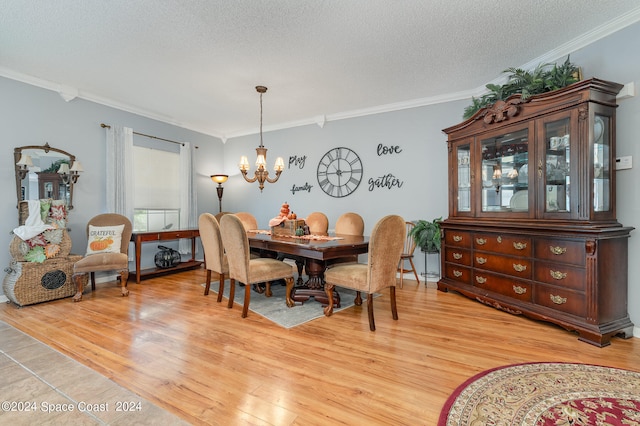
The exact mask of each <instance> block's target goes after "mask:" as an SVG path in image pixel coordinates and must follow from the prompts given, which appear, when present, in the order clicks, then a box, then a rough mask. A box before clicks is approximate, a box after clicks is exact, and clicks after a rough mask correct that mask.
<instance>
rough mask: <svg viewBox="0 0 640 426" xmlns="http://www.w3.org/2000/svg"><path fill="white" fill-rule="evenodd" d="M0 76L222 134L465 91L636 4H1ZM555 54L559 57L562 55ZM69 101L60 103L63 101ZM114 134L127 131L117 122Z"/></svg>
mask: <svg viewBox="0 0 640 426" xmlns="http://www.w3.org/2000/svg"><path fill="white" fill-rule="evenodd" d="M0 10H1V13H0V75H1V76H5V77H9V78H12V79H16V80H20V81H25V82H28V83H31V84H36V85H39V86H42V87H46V88H49V89H52V90H57V91H60V92H61V95H62V96H63V97H66V99H70V100H71V99H73V98H74V97H76V96H77V97H80V98H84V99H88V100H92V101H96V102H99V103H102V104H106V105H110V106H114V107H117V108H121V109H124V110H127V111H132V112H136V113H139V114H142V115H145V116H148V117H151V118H155V119H159V120H162V121H166V122H169V123H173V124H177V125H179V126H182V127H185V128H189V129H192V130H196V131H200V132H203V133H206V134H210V135H214V136H219V137H222V138H223V139H226V138H230V137H233V136H238V135H241V134H246V133H252V132H255V130H256V129H257V126H258V124H259V96H258V94H257V92H256V91H255V89H254V87H255V86H256V85H265V86H267V87H268V88H269V91H268V92H267V93H266V94H265V95H264V98H263V103H264V127H265V130H269V129H270V128H281V127H287V126H291V125H297V124H303V123H309V122H318V123H322V122H323V120H325V119H326V120H328V121H331V120H335V119H339V118H343V117H348V116H354V115H359V114H366V113H372V112H376V111H385V110H392V109H396V108H403V107H408V106H416V105H424V104H429V103H434V102H438V101H442V100H449V99H459V98H463V97H468V96H470V95H471V94H477V93H479V91H480V90H481V89H482V87H484V85H485V84H486V83H488V82H491V81H493V80H495V79H497V78H499V77H500V74H501V72H502V70H504V69H505V68H507V67H512V66H533V65H535V64H537V63H538V62H541V60H545V61H548V60H556V59H558V58H561V59H564V56H566V54H567V53H568V52H570V51H571V50H574V49H575V48H576V47H580V43H582V44H584V43H588V42H591V41H593V40H594V39H597V38H599V37H602V36H604V35H606V34H608V33H611V32H613V31H615V30H617V29H619V28H621V27H623V26H626V25H629V24H631V23H633V22H636V21H637V20H640V7H638V1H637V0H607V1H601V0H582V1H576V0H555V1H550V0H520V1H498V0H484V1H478V0H428V1H427V0H313V1H312V0H270V1H267V0H262V1H259V0H225V1H222V0H133V1H132V0H109V1H105V0H83V1H79V0H55V1H49V0H30V1H24V0H0ZM563 46H564V48H563ZM71 101H72V100H71ZM121 124H123V125H126V123H121Z"/></svg>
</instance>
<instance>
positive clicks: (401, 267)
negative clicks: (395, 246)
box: [398, 259, 404, 288]
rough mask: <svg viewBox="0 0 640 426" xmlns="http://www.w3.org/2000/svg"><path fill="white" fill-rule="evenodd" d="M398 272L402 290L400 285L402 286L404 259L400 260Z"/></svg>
mask: <svg viewBox="0 0 640 426" xmlns="http://www.w3.org/2000/svg"><path fill="white" fill-rule="evenodd" d="M398 271H400V288H402V285H403V284H404V259H400V267H399V268H398Z"/></svg>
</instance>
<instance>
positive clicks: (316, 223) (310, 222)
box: [304, 212, 329, 235]
mask: <svg viewBox="0 0 640 426" xmlns="http://www.w3.org/2000/svg"><path fill="white" fill-rule="evenodd" d="M304 223H305V225H307V226H308V227H309V232H311V233H312V234H314V235H327V233H328V232H329V218H327V215H325V214H324V213H322V212H313V213H309V215H308V216H307V218H306V219H305V220H304Z"/></svg>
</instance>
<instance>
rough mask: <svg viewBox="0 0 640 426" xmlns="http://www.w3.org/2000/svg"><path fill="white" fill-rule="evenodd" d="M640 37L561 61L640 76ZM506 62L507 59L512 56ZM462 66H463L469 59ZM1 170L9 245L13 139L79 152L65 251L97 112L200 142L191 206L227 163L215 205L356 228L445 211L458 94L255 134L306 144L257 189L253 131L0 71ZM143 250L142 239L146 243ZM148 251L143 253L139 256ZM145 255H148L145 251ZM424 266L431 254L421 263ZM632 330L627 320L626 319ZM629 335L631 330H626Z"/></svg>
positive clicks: (629, 112) (78, 220)
mask: <svg viewBox="0 0 640 426" xmlns="http://www.w3.org/2000/svg"><path fill="white" fill-rule="evenodd" d="M639 43H640V24H635V25H633V26H631V27H628V28H626V29H623V30H621V31H619V32H617V33H615V34H613V35H611V36H608V37H607V38H605V39H603V40H600V41H599V42H597V43H594V44H592V45H590V46H588V47H586V48H583V49H580V50H578V51H576V52H574V53H572V54H571V60H572V62H574V63H576V64H578V65H580V66H581V67H582V69H583V73H584V75H585V77H591V76H594V77H599V78H603V79H606V80H612V81H617V82H619V83H628V82H635V83H636V85H640V81H638V80H639V79H638V76H639V75H640V59H639V57H638V56H637V55H634V54H632V52H635V50H636V48H637V45H638V44H639ZM514 65H517V64H514ZM470 72H472V70H470ZM0 94H1V96H0V151H1V152H3V155H2V158H1V159H0V179H2V180H3V181H4V182H5V185H3V186H2V187H0V194H1V195H2V197H3V199H5V200H6V201H5V202H4V203H2V205H0V212H1V213H2V217H3V218H6V221H5V223H6V225H5V231H4V232H2V233H0V246H1V247H8V245H9V241H10V235H9V232H10V230H11V229H13V227H15V226H16V225H17V212H16V208H15V182H14V172H13V170H14V169H13V155H12V154H13V148H14V147H16V146H22V145H41V144H44V143H45V142H49V143H50V144H51V145H52V146H54V147H57V148H61V149H64V150H66V151H69V152H71V153H73V154H75V155H76V156H77V158H78V159H79V160H80V161H81V162H82V164H83V166H84V168H85V172H84V173H83V175H82V177H81V178H80V180H79V182H78V184H77V185H76V187H75V194H74V205H75V207H76V208H75V209H74V210H73V211H72V213H71V215H70V223H69V225H70V227H71V228H72V233H71V235H72V239H73V246H74V251H75V252H82V251H83V250H84V245H85V244H86V239H85V237H84V226H85V223H86V221H87V220H88V219H89V218H90V217H92V216H94V215H95V214H98V213H101V212H103V211H104V209H105V197H104V187H105V182H104V168H105V165H104V159H103V156H104V130H103V129H101V128H100V127H99V124H100V123H101V122H105V123H107V124H120V125H124V126H128V127H132V128H133V129H134V130H136V131H139V132H143V133H148V134H152V135H156V136H161V137H165V138H168V139H174V140H185V141H189V142H193V143H195V144H196V145H199V146H200V149H199V151H198V158H197V160H196V172H197V174H198V178H197V184H198V205H199V213H202V212H204V211H209V212H212V213H216V212H217V211H218V199H217V196H216V191H215V184H214V183H213V182H211V179H210V178H209V176H210V175H211V174H214V173H227V174H229V175H231V177H230V179H229V181H227V182H226V183H225V184H224V188H225V190H224V198H223V210H225V211H242V210H244V211H249V212H252V213H253V214H255V215H256V217H257V218H258V222H259V224H260V226H261V227H266V226H267V222H268V220H269V219H270V218H272V217H274V216H276V215H277V214H278V212H279V209H280V205H281V204H282V203H283V202H284V201H287V202H288V203H289V204H290V205H291V208H292V209H293V211H295V212H296V213H297V214H298V215H299V216H300V217H304V216H306V215H307V214H308V213H310V212H311V211H314V210H321V211H323V212H325V213H326V214H327V215H328V216H329V220H330V227H332V226H333V224H335V220H336V219H337V217H338V216H339V215H340V214H341V213H343V212H346V211H356V212H358V213H360V214H362V216H363V217H364V218H365V222H366V232H369V231H370V230H371V229H372V227H373V225H374V223H375V221H376V220H378V219H379V218H380V217H382V216H383V215H386V214H390V213H397V214H400V215H402V216H403V217H404V218H405V219H408V220H414V219H428V220H431V219H433V218H436V217H439V216H443V217H446V216H447V197H448V191H447V181H446V177H447V164H446V162H447V155H446V137H445V135H444V134H443V133H442V132H441V129H443V128H445V127H448V126H451V125H453V124H456V123H458V122H459V121H461V117H462V111H463V109H464V107H465V106H466V105H467V104H468V102H453V103H448V104H441V105H434V106H427V107H421V108H414V109H407V110H402V111H397V112H392V113H383V114H377V115H371V116H367V117H360V118H354V119H348V120H340V121H334V122H327V123H326V124H325V126H324V128H320V127H318V126H316V125H310V126H305V127H298V128H292V129H286V130H280V131H274V132H268V133H265V135H264V144H265V146H266V147H267V148H268V149H269V152H268V159H267V161H268V163H269V167H270V168H271V167H272V165H273V162H274V161H275V158H276V157H278V156H282V157H284V158H285V163H288V159H289V157H291V156H298V157H303V156H306V160H305V165H304V167H303V168H294V167H291V168H287V169H285V171H284V173H283V174H282V177H281V178H280V180H279V181H278V182H277V183H276V184H266V186H265V189H264V192H263V193H260V191H259V190H258V186H257V184H255V183H254V184H248V183H246V182H244V180H243V179H242V177H241V176H240V175H239V173H238V172H237V163H238V160H239V158H240V155H247V156H249V158H250V159H253V158H254V157H255V148H256V146H257V145H258V144H259V140H258V136H257V135H253V136H246V137H241V138H236V139H232V140H229V141H227V143H226V144H222V142H221V141H219V140H218V139H216V138H213V137H210V136H206V135H202V134H199V133H196V132H192V131H189V130H185V129H181V128H178V127H176V126H172V125H168V124H164V123H160V122H157V121H154V120H149V119H145V118H142V117H139V116H136V115H134V114H130V113H127V112H124V111H118V110H115V109H112V108H108V107H104V106H100V105H96V104H92V103H90V102H86V101H83V100H78V99H76V100H73V101H71V102H69V103H67V102H64V101H63V100H62V99H61V98H60V97H59V96H58V94H57V93H54V92H51V91H47V90H44V89H39V88H36V87H32V86H29V85H26V84H22V83H19V82H15V81H12V80H8V79H4V78H0ZM639 123H640V100H639V99H638V97H634V98H631V99H627V100H624V101H621V102H620V107H619V109H618V127H617V135H618V156H620V155H633V156H634V157H635V159H636V166H635V167H634V168H633V169H631V170H625V171H621V172H618V174H617V177H618V219H619V221H620V222H621V223H623V224H624V225H627V226H633V227H635V228H640V214H639V213H640V185H638V184H637V182H640V171H639V168H640V153H639V152H638V144H637V143H636V138H637V137H638V136H637V135H638V133H639V132H638V126H639ZM378 144H383V145H397V146H399V147H400V148H401V149H402V152H401V153H400V154H395V155H387V156H378V155H377V153H376V148H377V146H378ZM338 146H345V147H348V148H350V149H353V150H354V151H356V152H357V153H358V154H359V155H360V158H361V159H362V162H363V165H364V178H363V182H362V183H361V185H360V187H359V188H358V189H357V190H356V191H355V192H354V193H353V194H352V195H350V196H348V197H345V198H340V199H338V198H332V197H329V196H327V195H326V194H324V193H323V192H322V191H321V189H320V188H319V186H318V183H317V179H316V168H317V165H318V161H319V160H320V158H321V157H322V155H324V153H325V152H327V151H328V150H330V149H331V148H334V147H338ZM388 173H391V174H392V175H394V176H395V177H396V178H398V179H400V180H401V181H402V182H403V185H402V187H401V188H393V189H391V190H389V189H374V190H373V191H369V188H368V180H369V179H370V178H377V177H379V176H383V175H386V174H388ZM306 183H308V184H309V185H311V186H312V189H311V192H297V193H296V194H293V193H292V192H291V188H292V187H293V186H294V185H296V186H303V185H305V184H306ZM637 232H638V231H634V232H632V233H631V235H632V236H631V238H630V240H629V301H630V303H629V313H630V316H631V320H632V321H633V322H634V323H636V324H640V305H638V303H636V302H635V301H638V300H640V278H639V277H640V262H637V261H636V259H638V258H640V239H639V238H638V236H637ZM152 252H153V250H152ZM415 260H416V266H417V267H418V268H419V270H420V271H422V270H423V267H424V261H423V257H422V254H421V253H419V252H417V253H416V259H415ZM146 261H147V262H148V261H149V259H146ZM9 262H10V256H9V253H8V250H7V251H6V252H4V255H0V263H4V264H5V265H8V264H9ZM151 263H152V261H151ZM430 266H431V265H430ZM636 330H638V328H636ZM635 334H636V335H640V332H636V333H635Z"/></svg>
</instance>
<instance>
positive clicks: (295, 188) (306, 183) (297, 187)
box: [291, 182, 313, 195]
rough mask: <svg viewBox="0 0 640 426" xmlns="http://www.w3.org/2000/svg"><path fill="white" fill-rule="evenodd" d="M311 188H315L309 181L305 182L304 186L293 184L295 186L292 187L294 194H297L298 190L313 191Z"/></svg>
mask: <svg viewBox="0 0 640 426" xmlns="http://www.w3.org/2000/svg"><path fill="white" fill-rule="evenodd" d="M311 188H313V185H309V182H305V184H304V185H302V186H296V185H295V184H294V185H293V187H292V188H291V193H292V194H293V195H296V192H298V191H307V192H311Z"/></svg>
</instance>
